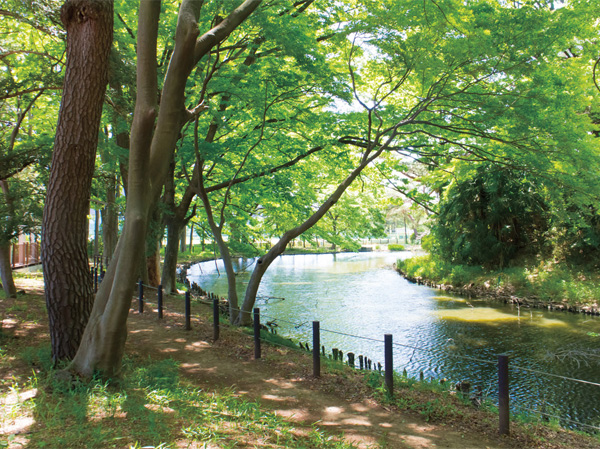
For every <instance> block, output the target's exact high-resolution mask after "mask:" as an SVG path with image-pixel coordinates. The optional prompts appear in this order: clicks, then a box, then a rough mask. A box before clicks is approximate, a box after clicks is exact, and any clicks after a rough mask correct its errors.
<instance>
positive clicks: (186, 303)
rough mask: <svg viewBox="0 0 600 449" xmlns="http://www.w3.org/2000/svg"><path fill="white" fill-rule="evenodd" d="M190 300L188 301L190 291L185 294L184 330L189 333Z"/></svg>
mask: <svg viewBox="0 0 600 449" xmlns="http://www.w3.org/2000/svg"><path fill="white" fill-rule="evenodd" d="M191 306H192V305H191V300H190V291H189V290H188V291H187V292H185V330H186V331H189V330H191V329H192V324H191V321H190V320H191V308H192V307H191Z"/></svg>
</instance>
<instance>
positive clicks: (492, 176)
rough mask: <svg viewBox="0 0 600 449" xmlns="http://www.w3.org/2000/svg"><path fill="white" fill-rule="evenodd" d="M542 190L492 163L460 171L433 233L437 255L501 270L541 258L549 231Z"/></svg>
mask: <svg viewBox="0 0 600 449" xmlns="http://www.w3.org/2000/svg"><path fill="white" fill-rule="evenodd" d="M541 189H542V187H541V186H540V185H539V184H537V183H535V182H534V181H532V180H530V179H529V178H528V177H527V175H526V174H525V173H523V172H516V171H514V170H510V169H506V168H504V169H502V168H495V167H493V166H490V165H489V164H483V165H479V166H477V167H476V168H475V169H471V168H467V169H466V170H462V171H461V170H457V172H456V180H455V181H453V182H452V183H451V184H450V186H449V187H448V188H447V190H446V192H445V195H444V197H443V198H442V201H441V202H440V205H439V215H438V216H437V217H436V221H435V224H434V226H433V229H432V232H433V235H434V236H435V243H434V244H433V251H434V253H436V255H437V256H438V257H440V258H443V259H445V260H448V261H449V262H451V263H453V264H459V265H460V264H466V265H485V266H487V267H499V268H502V267H504V266H507V265H508V264H510V262H511V261H512V260H513V259H515V258H516V257H519V256H523V255H535V254H536V253H537V252H539V251H540V250H541V248H542V242H543V241H544V239H543V235H544V233H545V232H546V231H547V229H548V218H547V215H548V214H547V210H548V206H547V205H546V203H545V202H544V199H543V197H542V196H541V195H540V193H539V192H540V191H541Z"/></svg>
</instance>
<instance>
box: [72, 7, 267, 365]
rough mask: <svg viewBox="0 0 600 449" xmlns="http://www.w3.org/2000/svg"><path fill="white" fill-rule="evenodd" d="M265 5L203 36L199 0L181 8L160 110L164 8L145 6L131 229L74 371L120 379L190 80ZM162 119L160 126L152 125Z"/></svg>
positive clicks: (129, 198) (140, 38)
mask: <svg viewBox="0 0 600 449" xmlns="http://www.w3.org/2000/svg"><path fill="white" fill-rule="evenodd" d="M260 3H261V1H260V0H246V1H245V2H244V3H243V4H242V5H240V7H239V8H237V9H236V10H235V11H234V12H232V13H231V14H230V15H229V16H228V17H227V18H226V19H225V20H224V21H222V22H221V23H220V24H219V25H217V26H216V27H215V28H213V29H212V30H210V31H209V32H207V33H205V34H204V35H203V36H201V37H200V38H198V34H199V30H198V24H197V20H198V16H199V13H200V8H201V5H202V2H201V1H194V0H184V1H183V2H182V4H181V7H180V13H179V19H178V23H177V30H176V35H175V49H174V52H173V55H172V57H171V61H170V63H169V68H168V70H167V74H166V77H165V81H164V87H163V90H162V95H161V103H160V107H157V98H156V93H157V91H158V86H157V76H156V75H157V73H156V66H157V64H156V47H157V43H156V41H157V35H158V20H159V16H160V2H157V1H154V0H142V1H141V2H140V11H139V14H138V17H139V27H138V33H137V36H138V45H137V51H138V68H137V99H136V106H135V112H134V118H133V124H132V129H131V145H130V158H129V174H128V182H127V185H128V188H127V207H126V212H125V226H124V229H123V234H122V235H121V238H120V239H119V243H118V245H117V250H116V251H115V256H114V257H113V262H112V263H111V265H110V266H109V270H108V272H107V274H106V277H105V279H104V281H103V282H102V284H101V287H100V289H99V291H98V294H97V296H96V300H95V302H94V308H93V310H92V313H91V316H90V321H89V324H88V326H87V327H86V329H85V334H84V336H83V338H82V341H81V345H80V347H79V350H78V351H77V354H76V356H75V358H74V359H73V362H72V363H71V366H70V369H71V370H72V371H73V372H75V373H77V374H80V375H84V376H90V375H92V374H93V373H94V372H100V373H102V375H104V376H114V375H117V374H118V373H119V372H120V370H121V360H122V357H123V351H124V346H125V340H126V338H127V330H126V324H127V317H128V314H129V307H130V304H131V291H132V287H133V285H134V283H135V278H136V274H137V273H138V268H139V267H138V265H137V263H136V262H137V261H139V253H140V252H143V251H144V243H145V241H144V240H145V236H146V227H147V223H148V219H149V214H150V211H151V210H152V209H153V206H154V204H156V202H157V201H158V198H159V196H160V192H161V190H162V187H163V184H164V182H165V178H166V175H167V172H168V167H169V161H170V160H171V159H172V157H173V151H174V149H175V144H176V142H177V139H178V137H179V133H180V131H181V127H182V126H183V124H184V123H185V121H186V120H187V119H188V118H189V112H188V111H187V110H186V108H185V87H186V81H187V78H188V77H189V75H190V73H191V71H192V69H193V68H194V66H195V65H196V64H197V62H198V61H199V60H200V59H201V58H202V57H203V56H204V55H206V53H207V52H209V51H210V49H211V48H212V47H213V46H214V45H216V44H218V43H219V42H221V41H222V40H223V39H225V38H226V37H227V36H228V35H229V33H231V32H232V31H233V30H234V29H235V28H237V26H239V24H241V23H242V22H243V21H244V20H245V19H246V17H248V16H249V15H250V14H251V13H252V12H253V11H254V9H256V7H257V6H258V5H259V4H260ZM155 118H156V126H154V123H155Z"/></svg>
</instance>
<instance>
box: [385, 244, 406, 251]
mask: <svg viewBox="0 0 600 449" xmlns="http://www.w3.org/2000/svg"><path fill="white" fill-rule="evenodd" d="M388 250H389V251H404V245H399V244H397V243H390V244H389V245H388Z"/></svg>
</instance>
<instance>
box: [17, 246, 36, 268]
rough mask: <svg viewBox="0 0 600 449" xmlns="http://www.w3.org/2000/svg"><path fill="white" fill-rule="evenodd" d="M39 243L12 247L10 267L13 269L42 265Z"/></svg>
mask: <svg viewBox="0 0 600 449" xmlns="http://www.w3.org/2000/svg"><path fill="white" fill-rule="evenodd" d="M41 262H42V259H41V253H40V244H39V243H19V244H15V245H12V248H11V256H10V266H11V267H12V268H23V267H28V266H30V265H36V264H38V263H41Z"/></svg>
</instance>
